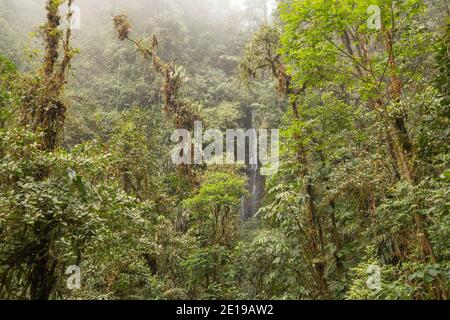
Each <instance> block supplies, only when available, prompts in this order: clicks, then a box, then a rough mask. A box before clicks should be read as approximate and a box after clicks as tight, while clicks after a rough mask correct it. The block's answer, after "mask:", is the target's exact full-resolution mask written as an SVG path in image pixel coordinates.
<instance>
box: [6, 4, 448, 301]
mask: <svg viewBox="0 0 450 320" xmlns="http://www.w3.org/2000/svg"><path fill="white" fill-rule="evenodd" d="M235 2H236V1H234V2H233V3H235ZM94 3H95V4H94ZM270 4H272V5H270ZM75 5H77V6H79V7H80V9H81V28H80V29H78V28H72V27H71V24H70V23H68V21H72V20H73V19H74V18H78V17H74V12H75V11H70V10H68V8H69V7H71V6H75ZM371 6H372V7H373V6H376V7H377V8H379V9H380V15H379V16H374V17H373V16H372V14H373V13H371V12H370V11H368V8H369V7H371ZM268 8H272V10H269V9H268ZM375 15H376V11H375ZM449 17H450V9H449V7H448V3H447V1H444V0H442V1H440V0H437V1H426V0H408V1H397V0H358V1H355V0H339V1H335V0H333V1H332V0H279V1H266V0H246V1H244V0H242V1H240V5H232V2H231V1H225V0H212V1H209V0H196V1H184V0H151V1H145V0H132V1H107V0H95V1H94V0H45V1H44V0H41V1H28V0H0V30H1V31H0V299H43V300H46V299H111V300H117V299H147V300H153V299H267V300H269V299H293V300H297V299H337V300H342V299H418V300H421V299H443V300H448V299H449V290H450V214H449V213H450V188H449V186H450V166H449V160H450V152H449V147H450V144H449V141H450V126H449V120H450V85H449V83H450V47H449V46H450V24H449V23H450V20H449ZM371 18H373V19H375V21H376V19H379V21H378V22H379V25H378V26H375V28H372V25H371V23H370V22H373V21H370V19H371ZM375 25H376V23H375ZM194 121H202V122H203V124H204V126H205V128H219V129H221V130H225V129H234V128H245V129H248V128H250V127H256V128H269V129H270V128H274V129H275V128H276V129H278V128H279V130H280V166H279V170H278V172H277V173H275V174H273V175H271V176H267V177H265V178H263V177H260V179H262V180H261V181H263V189H264V190H263V192H261V195H258V199H257V201H256V200H255V199H253V200H255V203H258V212H257V214H256V216H254V217H252V218H250V219H243V218H242V217H243V216H245V215H243V213H242V211H243V210H245V206H243V203H244V202H245V199H249V198H251V197H252V196H253V197H255V192H253V193H252V190H251V189H252V188H250V187H249V183H250V182H249V179H250V178H251V177H249V174H248V168H247V167H246V166H245V165H220V164H216V165H207V164H203V165H175V164H173V163H172V161H171V150H172V148H173V146H174V143H173V142H172V141H171V135H172V132H173V131H174V130H175V129H181V128H184V129H187V130H190V131H192V130H193V126H194ZM69 266H78V267H79V270H80V272H81V273H80V275H81V287H80V288H79V289H76V290H72V289H71V288H68V286H67V279H68V277H69V276H70V274H67V273H66V270H67V268H68V267H69ZM374 277H375V278H374ZM377 277H378V278H377ZM377 279H378V280H377ZM371 281H375V282H374V283H372V282H371Z"/></svg>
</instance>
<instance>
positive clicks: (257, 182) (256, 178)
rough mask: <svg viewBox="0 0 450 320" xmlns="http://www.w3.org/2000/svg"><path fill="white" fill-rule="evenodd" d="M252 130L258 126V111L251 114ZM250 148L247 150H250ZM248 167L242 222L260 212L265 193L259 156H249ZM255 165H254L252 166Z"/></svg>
mask: <svg viewBox="0 0 450 320" xmlns="http://www.w3.org/2000/svg"><path fill="white" fill-rule="evenodd" d="M250 119H251V120H250V121H248V122H249V123H250V128H255V127H256V126H255V125H256V111H254V110H253V111H252V112H251V116H250ZM249 149H250V148H247V150H249ZM251 156H254V157H256V159H253V160H254V161H252V159H251V158H250V157H251ZM248 159H249V161H248V163H249V164H248V165H247V170H246V174H247V178H248V185H247V188H248V193H249V194H248V196H247V197H243V198H242V201H241V210H240V211H241V218H242V220H247V219H250V218H253V217H254V216H255V215H256V213H257V212H258V210H259V207H260V204H261V203H260V202H261V197H262V193H263V192H264V179H263V177H262V176H261V174H260V172H259V162H258V156H257V154H254V155H249V157H248ZM252 163H253V164H252Z"/></svg>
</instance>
